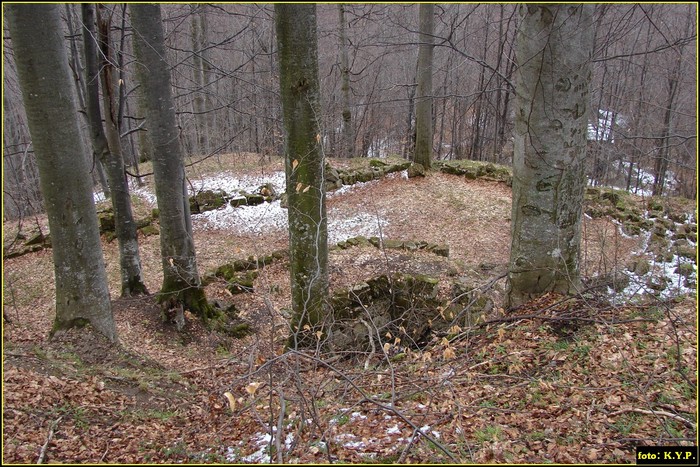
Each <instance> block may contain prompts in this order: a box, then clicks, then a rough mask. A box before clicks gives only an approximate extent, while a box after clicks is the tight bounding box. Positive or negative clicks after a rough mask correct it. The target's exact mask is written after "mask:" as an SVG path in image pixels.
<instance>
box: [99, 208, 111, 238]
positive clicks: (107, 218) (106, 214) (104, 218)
mask: <svg viewBox="0 0 700 467" xmlns="http://www.w3.org/2000/svg"><path fill="white" fill-rule="evenodd" d="M97 220H98V222H99V223H100V233H101V234H103V233H106V232H114V228H115V223H114V222H115V221H114V212H113V211H112V208H109V209H108V210H106V211H101V212H98V213H97Z"/></svg>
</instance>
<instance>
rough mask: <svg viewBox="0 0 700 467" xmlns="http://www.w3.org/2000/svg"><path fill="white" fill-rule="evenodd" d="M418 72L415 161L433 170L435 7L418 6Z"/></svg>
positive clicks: (432, 5)
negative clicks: (431, 161) (431, 163)
mask: <svg viewBox="0 0 700 467" xmlns="http://www.w3.org/2000/svg"><path fill="white" fill-rule="evenodd" d="M418 11H419V13H418V16H419V23H420V24H419V28H420V33H419V38H420V46H419V47H418V69H417V72H416V79H417V83H418V86H417V90H416V152H415V156H414V159H413V160H414V162H416V163H417V164H421V165H422V166H423V167H425V168H426V169H429V168H430V160H431V159H432V156H433V47H434V45H433V43H434V42H435V40H434V37H433V36H434V32H433V31H434V29H435V27H434V18H435V5H434V4H432V3H421V4H420V6H419V10H418Z"/></svg>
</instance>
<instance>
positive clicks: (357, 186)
mask: <svg viewBox="0 0 700 467" xmlns="http://www.w3.org/2000/svg"><path fill="white" fill-rule="evenodd" d="M377 183H379V180H370V181H369V182H357V183H355V184H353V185H343V186H341V187H340V188H338V189H336V190H333V191H329V192H328V193H327V194H326V198H335V197H336V196H340V195H345V194H347V193H350V192H352V191H355V190H359V189H361V188H365V187H368V186H372V185H376V184H377Z"/></svg>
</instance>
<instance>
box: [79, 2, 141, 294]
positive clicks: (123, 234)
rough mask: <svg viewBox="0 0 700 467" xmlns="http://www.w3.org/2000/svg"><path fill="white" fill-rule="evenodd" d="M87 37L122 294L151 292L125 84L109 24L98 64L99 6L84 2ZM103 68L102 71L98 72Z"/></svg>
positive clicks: (98, 146)
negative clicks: (122, 133) (125, 152)
mask: <svg viewBox="0 0 700 467" xmlns="http://www.w3.org/2000/svg"><path fill="white" fill-rule="evenodd" d="M82 17H83V38H84V41H85V44H84V47H85V73H86V79H85V86H86V90H87V92H86V109H87V114H88V120H89V122H90V132H91V136H92V143H93V150H94V152H95V154H96V155H97V156H98V157H99V159H100V160H101V161H102V164H103V165H104V167H105V168H106V172H107V179H108V184H109V187H110V192H111V193H112V196H111V200H112V209H113V211H114V229H115V232H116V235H117V241H118V242H119V264H120V269H121V281H122V296H128V295H140V294H145V293H147V290H146V286H145V285H144V283H143V279H142V277H141V259H140V256H139V243H138V239H137V236H136V222H135V221H134V215H133V213H132V210H131V198H130V197H129V185H128V183H127V180H126V172H125V171H124V160H123V157H122V151H121V142H120V140H119V128H118V123H117V115H118V110H117V108H116V107H117V106H118V102H117V101H118V99H117V98H116V96H115V93H117V94H118V91H116V89H117V88H118V87H119V86H121V84H115V81H116V80H115V79H114V75H113V74H114V66H113V65H112V62H111V58H112V52H111V49H112V48H111V47H110V43H109V24H108V23H107V24H106V29H105V28H101V31H100V34H99V43H100V57H102V58H101V60H100V66H99V67H98V52H97V41H98V34H97V32H96V30H95V5H94V4H92V3H83V4H82ZM98 70H101V73H100V72H99V71H98ZM100 77H101V81H102V96H103V98H104V103H105V123H106V125H107V131H106V132H105V129H104V127H103V126H102V111H101V109H100V91H99V82H100Z"/></svg>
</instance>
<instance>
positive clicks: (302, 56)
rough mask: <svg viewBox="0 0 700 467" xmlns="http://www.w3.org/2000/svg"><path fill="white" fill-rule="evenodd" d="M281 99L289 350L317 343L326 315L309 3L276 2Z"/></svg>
mask: <svg viewBox="0 0 700 467" xmlns="http://www.w3.org/2000/svg"><path fill="white" fill-rule="evenodd" d="M275 26H276V31H277V42H278V50H279V62H280V95H281V98H282V113H283V122H284V127H285V134H286V145H285V156H286V163H285V168H286V175H287V197H288V200H289V209H288V211H289V214H288V215H289V250H290V273H291V284H292V307H293V312H294V318H293V322H292V336H291V337H290V341H289V344H290V346H292V347H294V348H296V347H297V346H300V345H302V346H308V345H313V344H314V343H316V342H318V341H317V340H316V339H317V337H316V332H317V331H319V330H320V329H321V325H322V324H323V319H324V317H325V316H326V310H325V308H326V303H327V296H328V234H327V218H326V191H325V183H324V173H323V171H324V157H323V152H322V149H321V141H320V139H321V138H320V134H321V133H320V129H319V121H318V118H320V115H321V105H320V89H319V80H318V49H317V47H318V44H317V40H318V36H317V31H316V6H315V5H314V4H303V5H302V4H297V5H291V4H275Z"/></svg>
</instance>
